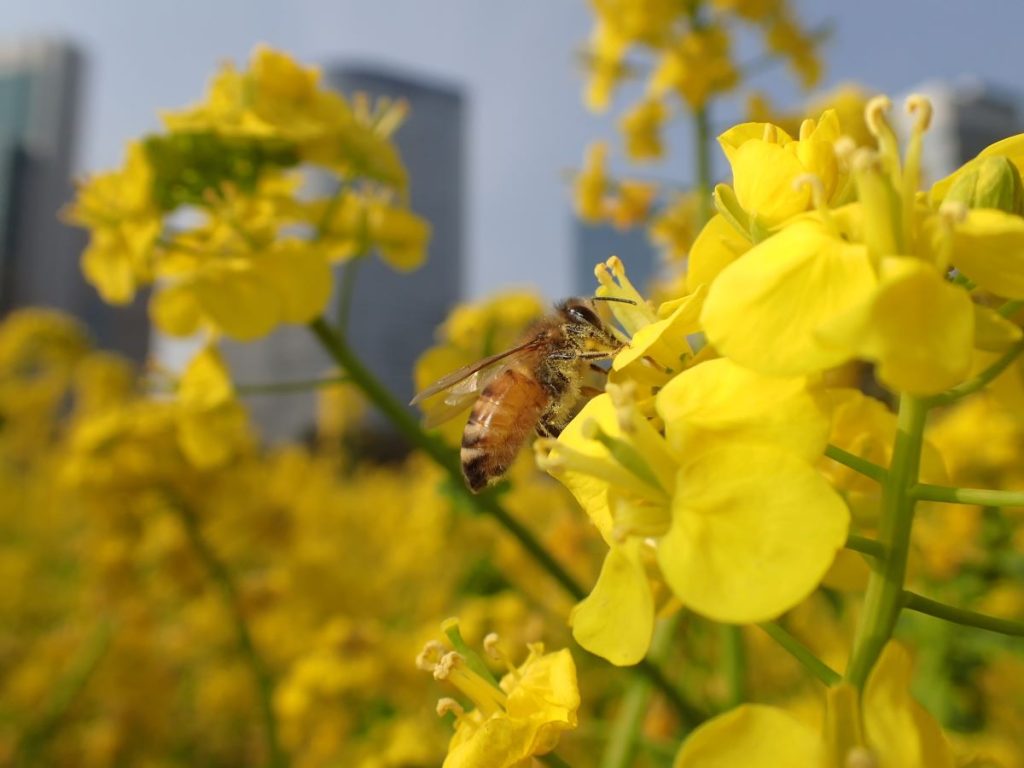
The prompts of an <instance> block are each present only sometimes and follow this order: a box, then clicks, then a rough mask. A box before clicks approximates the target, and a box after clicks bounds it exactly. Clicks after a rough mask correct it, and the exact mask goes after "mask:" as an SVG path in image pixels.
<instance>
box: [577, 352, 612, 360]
mask: <svg viewBox="0 0 1024 768" xmlns="http://www.w3.org/2000/svg"><path fill="white" fill-rule="evenodd" d="M611 356H612V353H611V352H601V351H600V350H594V351H593V352H580V353H579V354H578V355H576V359H577V360H607V359H608V358H609V357H611Z"/></svg>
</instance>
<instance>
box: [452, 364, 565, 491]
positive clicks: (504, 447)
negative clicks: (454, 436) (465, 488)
mask: <svg viewBox="0 0 1024 768" xmlns="http://www.w3.org/2000/svg"><path fill="white" fill-rule="evenodd" d="M550 402H551V395H550V394H549V393H548V392H547V390H545V389H544V387H542V386H541V385H540V383H538V382H537V380H536V379H535V378H533V377H532V376H530V375H529V374H528V373H525V372H523V371H521V370H516V369H515V368H506V369H505V370H504V371H502V372H501V373H499V374H498V375H497V376H495V377H494V378H493V379H492V380H491V381H490V382H489V383H488V384H487V386H486V387H484V390H483V392H481V393H480V396H479V397H478V398H477V399H476V402H475V403H474V404H473V410H472V411H471V412H470V414H469V421H468V422H467V423H466V429H465V431H464V432H463V433H462V453H461V459H462V474H463V476H464V477H465V478H466V484H467V485H469V487H470V489H471V490H473V491H474V492H477V491H480V490H482V489H483V488H486V487H487V486H488V485H491V484H492V483H495V482H497V481H498V480H499V479H500V478H501V476H502V475H504V474H505V472H506V471H507V470H508V468H509V467H510V466H511V465H512V462H513V461H514V460H515V458H516V454H517V453H519V449H520V448H521V447H522V446H523V443H524V442H526V439H527V438H528V437H529V436H530V433H531V432H533V430H534V428H535V427H536V426H537V422H538V421H539V420H540V417H541V414H543V413H544V412H545V411H546V410H547V408H548V405H549V404H550Z"/></svg>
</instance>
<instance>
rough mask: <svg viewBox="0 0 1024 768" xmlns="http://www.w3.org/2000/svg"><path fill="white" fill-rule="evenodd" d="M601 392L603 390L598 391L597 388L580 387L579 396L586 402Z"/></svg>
mask: <svg viewBox="0 0 1024 768" xmlns="http://www.w3.org/2000/svg"><path fill="white" fill-rule="evenodd" d="M603 392H604V390H603V389H598V388H597V387H580V394H581V395H582V396H583V397H585V398H586V399H588V400H589V399H590V398H592V397H597V396H598V395H600V394H601V393H603Z"/></svg>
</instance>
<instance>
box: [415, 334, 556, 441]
mask: <svg viewBox="0 0 1024 768" xmlns="http://www.w3.org/2000/svg"><path fill="white" fill-rule="evenodd" d="M536 346H537V341H536V339H531V340H530V341H527V342H525V343H523V344H520V345H519V346H516V347H512V349H507V350H505V351H504V352H500V353H498V354H497V355H491V356H490V357H485V358H484V359H483V360H477V361H476V362H475V363H471V364H470V365H467V366H465V367H463V368H460V369H459V370H457V371H455V372H453V373H450V374H448V375H447V376H445V377H444V378H443V379H440V380H438V381H436V382H434V383H433V384H431V385H430V386H429V387H427V388H426V389H424V390H423V391H422V392H420V393H419V394H417V395H416V397H414V398H413V399H412V401H411V402H410V403H409V405H416V404H418V403H421V402H423V401H424V400H426V399H427V398H429V397H433V396H434V395H437V394H440V393H441V392H444V399H443V400H441V401H440V402H438V403H436V404H433V405H431V406H430V407H429V408H427V409H426V419H425V421H424V426H426V427H427V428H428V429H429V428H432V427H436V426H438V425H440V424H443V423H444V422H446V421H448V420H449V419H452V418H455V417H456V416H457V415H458V414H459V413H461V412H462V411H464V410H465V409H466V408H468V407H469V405H470V403H472V401H473V400H474V399H475V398H476V396H477V395H478V394H479V393H480V391H481V390H482V389H483V388H484V387H486V386H487V382H489V381H490V380H491V379H493V378H494V375H495V374H496V373H497V372H498V371H499V370H501V366H500V365H499V363H502V362H508V361H509V359H511V358H512V357H514V356H516V355H520V354H523V353H526V352H529V351H532V350H534V349H535V348H536Z"/></svg>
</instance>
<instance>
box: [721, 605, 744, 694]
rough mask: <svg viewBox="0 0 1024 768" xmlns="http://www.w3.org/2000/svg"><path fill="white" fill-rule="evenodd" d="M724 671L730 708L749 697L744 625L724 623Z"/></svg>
mask: <svg viewBox="0 0 1024 768" xmlns="http://www.w3.org/2000/svg"><path fill="white" fill-rule="evenodd" d="M722 672H723V673H724V674H725V683H726V691H727V693H726V700H725V705H726V707H727V708H728V709H732V708H734V707H738V706H739V705H740V704H742V703H743V702H744V700H745V699H746V698H747V649H746V648H745V647H744V645H743V627H738V626H736V625H735V624H723V625H722Z"/></svg>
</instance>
